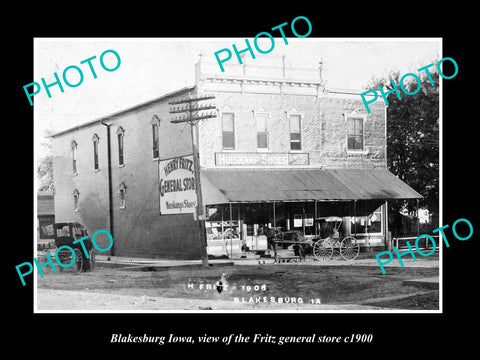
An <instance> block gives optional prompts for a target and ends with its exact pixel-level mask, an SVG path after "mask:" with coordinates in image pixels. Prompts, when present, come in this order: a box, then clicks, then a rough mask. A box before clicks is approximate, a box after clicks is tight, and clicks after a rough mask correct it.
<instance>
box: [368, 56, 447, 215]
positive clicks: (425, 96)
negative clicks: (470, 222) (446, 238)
mask: <svg viewBox="0 0 480 360" xmlns="http://www.w3.org/2000/svg"><path fill="white" fill-rule="evenodd" d="M435 65H436V63H435ZM433 69H436V66H435V67H430V68H429V70H430V73H431V76H432V79H433V81H434V83H435V86H433V87H432V85H431V83H430V80H429V78H428V77H427V75H426V74H425V73H422V74H418V76H419V77H420V79H421V88H420V91H418V92H417V93H416V94H413V95H407V94H405V93H404V92H403V91H402V90H401V87H400V78H401V76H400V73H399V72H392V73H391V74H390V76H389V77H388V78H387V79H381V78H380V79H379V78H374V79H372V81H371V82H370V84H369V86H368V89H378V86H382V87H383V88H384V89H385V90H384V91H385V92H387V91H390V90H392V89H393V86H392V80H393V81H394V82H395V84H396V85H397V88H398V90H399V92H400V95H401V100H399V99H398V97H397V94H396V93H395V92H393V93H391V94H389V95H388V96H387V100H388V103H389V105H388V107H387V164H388V168H389V170H390V171H391V172H392V173H393V174H395V175H397V176H398V177H399V178H400V179H401V180H403V181H404V182H405V183H407V184H408V185H410V186H411V187H412V188H413V189H415V190H416V191H417V192H419V193H420V194H421V195H422V196H423V198H422V199H420V201H419V206H420V208H425V209H428V211H429V212H430V213H431V214H433V213H438V211H439V90H438V89H439V88H438V86H439V82H438V79H439V75H438V73H437V72H436V71H434V70H433ZM406 79H407V78H406ZM408 79H410V80H411V81H405V82H404V86H405V89H406V90H407V92H409V93H413V92H415V91H416V89H417V88H418V84H417V82H416V81H415V80H414V79H413V78H412V77H408ZM377 91H378V90H377ZM379 97H380V95H379ZM377 101H380V100H377ZM392 206H393V209H392V210H393V211H397V212H398V211H399V210H407V211H408V212H409V213H412V211H414V210H416V202H411V201H410V202H396V203H392Z"/></svg>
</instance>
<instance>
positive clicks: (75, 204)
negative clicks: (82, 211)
mask: <svg viewBox="0 0 480 360" xmlns="http://www.w3.org/2000/svg"><path fill="white" fill-rule="evenodd" d="M79 198H80V192H79V191H78V189H75V190H73V211H75V212H77V211H78V199H79Z"/></svg>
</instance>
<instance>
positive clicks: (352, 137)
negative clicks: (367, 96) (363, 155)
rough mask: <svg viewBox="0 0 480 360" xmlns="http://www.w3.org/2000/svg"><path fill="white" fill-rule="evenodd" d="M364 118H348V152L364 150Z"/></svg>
mask: <svg viewBox="0 0 480 360" xmlns="http://www.w3.org/2000/svg"><path fill="white" fill-rule="evenodd" d="M364 120H365V118H364V117H363V116H347V150H353V151H355V150H363V146H364V141H363V123H364Z"/></svg>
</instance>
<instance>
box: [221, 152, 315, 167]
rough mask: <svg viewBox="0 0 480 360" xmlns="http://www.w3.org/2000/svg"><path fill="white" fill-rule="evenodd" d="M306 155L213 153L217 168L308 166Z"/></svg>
mask: <svg viewBox="0 0 480 360" xmlns="http://www.w3.org/2000/svg"><path fill="white" fill-rule="evenodd" d="M308 164H309V159H308V153H215V165H217V166H274V165H277V166H288V165H308Z"/></svg>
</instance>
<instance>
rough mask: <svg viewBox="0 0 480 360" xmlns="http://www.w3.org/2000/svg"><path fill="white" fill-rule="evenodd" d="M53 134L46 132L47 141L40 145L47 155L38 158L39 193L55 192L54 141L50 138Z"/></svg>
mask: <svg viewBox="0 0 480 360" xmlns="http://www.w3.org/2000/svg"><path fill="white" fill-rule="evenodd" d="M50 134H51V131H50V130H46V131H45V134H44V135H45V139H46V141H44V142H42V143H41V144H40V146H41V147H43V148H44V152H46V155H43V156H42V157H40V158H38V160H37V178H38V189H37V190H38V191H52V192H55V186H54V184H53V156H52V155H51V152H52V141H51V138H50V137H48V136H49V135H50Z"/></svg>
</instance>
